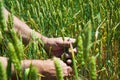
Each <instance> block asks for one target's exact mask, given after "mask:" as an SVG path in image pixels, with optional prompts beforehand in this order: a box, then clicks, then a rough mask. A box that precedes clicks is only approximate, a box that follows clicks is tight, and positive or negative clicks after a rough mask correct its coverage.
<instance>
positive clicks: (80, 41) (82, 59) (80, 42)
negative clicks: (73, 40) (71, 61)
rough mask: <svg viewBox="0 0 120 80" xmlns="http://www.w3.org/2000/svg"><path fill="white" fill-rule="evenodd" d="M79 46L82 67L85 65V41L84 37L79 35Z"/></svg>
mask: <svg viewBox="0 0 120 80" xmlns="http://www.w3.org/2000/svg"><path fill="white" fill-rule="evenodd" d="M77 46H78V56H79V60H80V61H79V62H80V64H81V65H84V64H85V62H84V56H83V40H82V37H81V36H80V35H79V36H78V37H77Z"/></svg>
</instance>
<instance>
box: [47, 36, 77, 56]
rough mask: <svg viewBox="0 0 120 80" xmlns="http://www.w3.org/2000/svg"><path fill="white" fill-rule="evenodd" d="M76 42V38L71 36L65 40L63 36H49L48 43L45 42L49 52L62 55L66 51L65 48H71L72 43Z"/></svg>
mask: <svg viewBox="0 0 120 80" xmlns="http://www.w3.org/2000/svg"><path fill="white" fill-rule="evenodd" d="M74 43H75V39H73V38H69V37H65V38H64V40H63V39H62V37H58V38H48V40H47V43H46V44H45V49H46V51H47V53H48V54H51V55H52V56H57V57H61V55H62V54H63V53H64V52H65V48H69V47H70V44H74ZM75 52H76V50H75Z"/></svg>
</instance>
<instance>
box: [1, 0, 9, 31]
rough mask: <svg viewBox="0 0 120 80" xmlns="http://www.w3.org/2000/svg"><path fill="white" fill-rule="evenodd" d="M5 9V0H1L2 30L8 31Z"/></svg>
mask: <svg viewBox="0 0 120 80" xmlns="http://www.w3.org/2000/svg"><path fill="white" fill-rule="evenodd" d="M3 9H4V7H3V0H0V30H3V31H7V24H6V21H5V17H4V11H3Z"/></svg>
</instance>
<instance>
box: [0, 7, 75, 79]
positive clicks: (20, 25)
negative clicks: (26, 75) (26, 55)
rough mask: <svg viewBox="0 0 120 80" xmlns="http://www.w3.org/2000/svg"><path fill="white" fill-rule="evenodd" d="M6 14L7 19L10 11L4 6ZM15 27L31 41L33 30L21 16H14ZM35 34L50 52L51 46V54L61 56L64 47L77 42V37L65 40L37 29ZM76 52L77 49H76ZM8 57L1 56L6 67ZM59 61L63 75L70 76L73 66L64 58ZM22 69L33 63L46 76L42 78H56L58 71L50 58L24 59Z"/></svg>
mask: <svg viewBox="0 0 120 80" xmlns="http://www.w3.org/2000/svg"><path fill="white" fill-rule="evenodd" d="M4 14H5V19H6V21H7V19H8V15H9V11H7V10H6V9H5V8H4ZM14 29H15V31H16V32H18V33H20V34H21V35H22V37H23V40H24V39H27V40H26V41H29V40H30V39H31V33H32V32H33V30H32V29H31V28H30V27H29V26H28V25H27V24H25V23H24V22H22V21H21V20H20V19H19V18H17V17H16V16H14ZM35 35H36V36H37V37H38V38H40V39H41V40H42V41H43V43H44V44H45V49H46V51H47V52H48V51H49V49H50V47H51V55H53V56H57V57H60V56H61V55H62V53H63V52H64V48H65V47H67V48H69V47H70V44H74V43H75V39H73V38H69V37H65V38H64V40H63V39H62V37H58V38H48V37H46V36H43V35H41V34H40V33H38V32H36V31H35ZM74 51H75V52H76V49H74ZM7 59H8V58H6V57H0V61H1V62H2V63H3V66H4V68H5V69H6V67H7ZM59 62H60V64H61V66H62V69H63V75H64V77H66V76H68V75H69V74H70V73H71V72H72V68H71V67H70V66H67V65H66V64H65V63H64V62H63V61H62V60H60V59H59ZM21 63H22V70H23V71H24V70H25V69H26V68H28V67H29V66H30V64H32V65H33V66H35V67H36V68H37V69H38V71H39V73H40V74H43V75H44V76H45V77H44V78H42V80H56V72H55V67H54V62H53V60H52V59H48V60H22V62H21ZM12 73H13V75H12V76H14V66H13V65H12ZM12 80H15V77H13V78H12Z"/></svg>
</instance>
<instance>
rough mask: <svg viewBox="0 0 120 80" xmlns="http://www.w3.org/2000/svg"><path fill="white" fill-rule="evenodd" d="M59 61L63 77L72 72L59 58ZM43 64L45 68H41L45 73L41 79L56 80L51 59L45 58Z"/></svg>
mask: <svg viewBox="0 0 120 80" xmlns="http://www.w3.org/2000/svg"><path fill="white" fill-rule="evenodd" d="M59 63H60V64H61V67H62V70H63V75H64V78H65V77H67V76H68V75H69V74H70V73H71V72H72V68H71V67H69V66H67V65H66V64H65V63H64V62H63V61H61V60H60V59H59ZM44 66H46V67H45V69H44V70H43V75H45V77H42V80H56V70H55V66H54V62H53V60H46V61H45V63H44Z"/></svg>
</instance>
